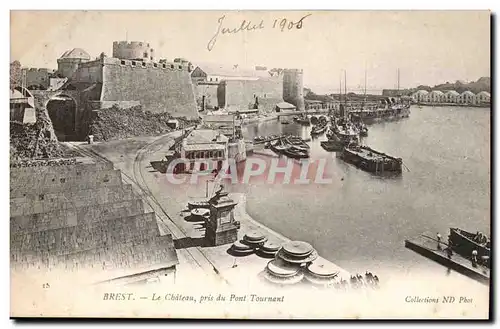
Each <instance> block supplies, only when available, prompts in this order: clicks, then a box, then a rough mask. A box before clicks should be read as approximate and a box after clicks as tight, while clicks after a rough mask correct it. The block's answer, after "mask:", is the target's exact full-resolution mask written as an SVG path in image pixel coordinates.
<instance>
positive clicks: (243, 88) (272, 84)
mask: <svg viewBox="0 0 500 329" xmlns="http://www.w3.org/2000/svg"><path fill="white" fill-rule="evenodd" d="M255 97H258V98H259V101H260V100H261V99H266V98H271V99H280V100H281V99H283V79H282V77H276V78H262V79H258V80H227V81H223V82H221V84H220V85H219V89H218V99H219V106H221V107H225V108H229V109H230V108H238V107H239V108H244V109H248V105H249V104H253V103H254V102H255Z"/></svg>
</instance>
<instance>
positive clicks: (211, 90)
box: [193, 82, 219, 107]
mask: <svg viewBox="0 0 500 329" xmlns="http://www.w3.org/2000/svg"><path fill="white" fill-rule="evenodd" d="M193 83H194V89H195V97H196V101H197V103H198V104H197V105H198V106H201V97H202V96H203V95H205V106H212V107H215V106H219V100H218V98H217V89H218V88H219V84H218V83H217V84H216V83H203V82H201V83H200V82H198V83H197V84H196V82H193Z"/></svg>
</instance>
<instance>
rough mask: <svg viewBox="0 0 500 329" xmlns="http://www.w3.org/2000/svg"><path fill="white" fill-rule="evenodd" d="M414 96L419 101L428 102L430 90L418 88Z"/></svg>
mask: <svg viewBox="0 0 500 329" xmlns="http://www.w3.org/2000/svg"><path fill="white" fill-rule="evenodd" d="M412 97H413V99H414V100H415V102H417V103H420V102H428V99H429V92H428V91H427V90H418V91H417V92H415V93H414V94H413V95H412Z"/></svg>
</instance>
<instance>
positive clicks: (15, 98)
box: [10, 89, 35, 108]
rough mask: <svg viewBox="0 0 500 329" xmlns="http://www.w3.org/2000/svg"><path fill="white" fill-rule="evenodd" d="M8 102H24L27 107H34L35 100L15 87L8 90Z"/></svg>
mask: <svg viewBox="0 0 500 329" xmlns="http://www.w3.org/2000/svg"><path fill="white" fill-rule="evenodd" d="M10 103H11V104H25V106H27V107H31V108H35V101H34V99H33V97H32V96H31V95H26V96H25V95H23V93H22V92H20V91H19V90H17V89H11V90H10Z"/></svg>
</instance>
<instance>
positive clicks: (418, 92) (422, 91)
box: [415, 89, 429, 95]
mask: <svg viewBox="0 0 500 329" xmlns="http://www.w3.org/2000/svg"><path fill="white" fill-rule="evenodd" d="M428 93H429V92H428V91H427V90H423V89H420V90H417V91H416V92H415V94H423V95H427V94H428Z"/></svg>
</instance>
